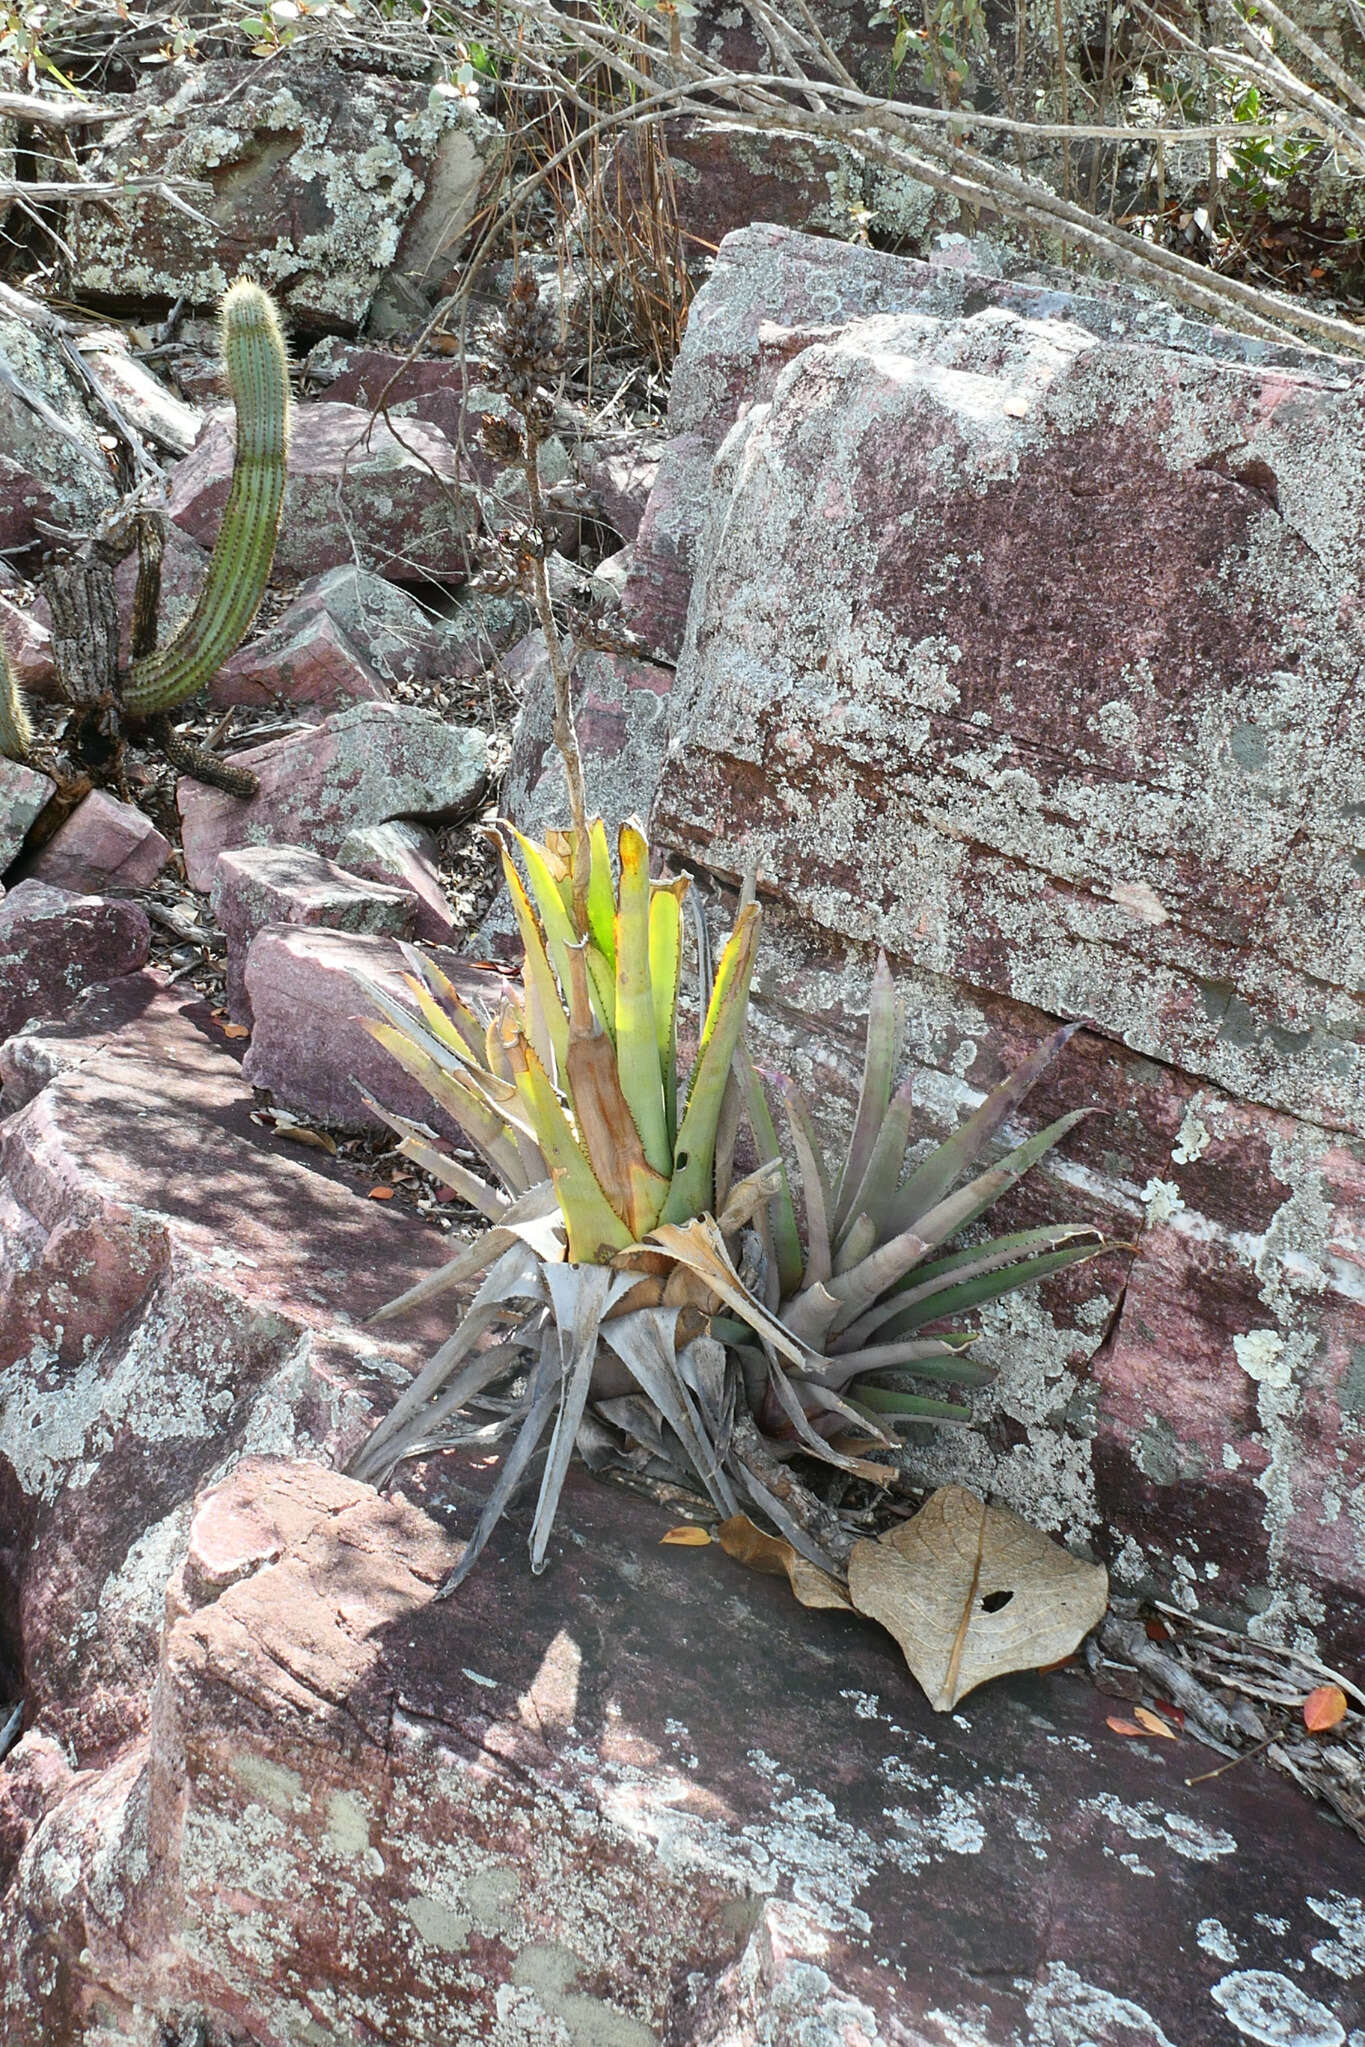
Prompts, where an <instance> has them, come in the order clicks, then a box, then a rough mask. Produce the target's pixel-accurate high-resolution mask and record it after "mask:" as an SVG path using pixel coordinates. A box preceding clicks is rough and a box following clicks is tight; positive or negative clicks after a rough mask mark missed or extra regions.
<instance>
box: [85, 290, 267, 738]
mask: <svg viewBox="0 0 1365 2047" xmlns="http://www.w3.org/2000/svg"><path fill="white" fill-rule="evenodd" d="M222 336H223V360H224V364H225V367H226V370H227V378H228V388H229V389H230V391H231V392H232V400H233V404H234V405H235V407H236V410H237V449H236V456H235V459H234V461H233V465H232V483H231V487H230V488H229V491H228V500H227V504H226V506H225V507H224V509H223V520H222V524H221V526H220V527H219V530H218V538H217V540H216V541H215V543H214V548H213V554H212V556H211V558H210V560H209V566H208V572H207V574H206V576H205V579H204V588H203V590H202V592H201V593H200V597H199V601H198V603H197V604H196V605H195V607H194V610H193V611H192V612H191V613H190V616H189V617H188V618H187V619H186V620H185V622H184V624H183V625H182V626H181V627H180V629H179V631H178V632H177V633H176V634H175V635H174V636H173V638H172V639H170V640H169V641H168V642H167V644H166V645H165V646H164V647H162V648H159V649H158V650H157V651H156V652H154V653H148V654H147V655H145V656H144V657H143V658H142V659H141V660H135V661H134V662H133V666H132V671H131V674H130V676H129V679H128V681H127V683H126V685H125V687H124V691H123V706H124V709H125V710H126V711H128V712H130V713H131V714H132V715H133V716H135V717H141V718H148V717H151V716H153V715H154V714H155V713H157V712H159V711H167V710H169V709H170V708H171V706H172V705H173V704H179V703H183V701H184V700H185V698H186V697H190V696H193V695H194V694H195V692H196V691H197V690H200V689H202V688H203V687H204V686H205V684H206V683H208V682H209V681H211V679H212V678H213V676H214V675H215V674H216V673H217V671H218V669H219V668H221V667H222V665H223V663H224V661H226V660H227V658H228V656H229V655H230V654H232V653H233V652H235V650H236V649H237V648H238V647H239V646H240V645H241V643H242V640H243V638H244V637H245V635H246V631H247V628H248V627H249V626H250V624H251V621H252V619H253V618H254V617H255V616H256V612H257V609H258V607H259V605H260V602H261V599H262V597H263V596H264V595H265V587H266V583H267V582H268V580H269V577H270V566H271V562H272V561H273V559H274V554H275V537H276V534H277V533H278V531H279V523H280V509H281V506H282V504H283V500H284V485H285V472H286V467H287V462H288V451H289V363H288V357H287V355H286V352H285V345H284V336H283V334H282V332H281V330H280V323H279V316H278V314H277V313H276V311H275V307H274V305H273V303H272V302H271V299H270V297H269V295H268V294H267V293H266V292H264V291H262V289H261V287H260V286H259V285H257V284H251V283H248V282H247V281H246V280H245V279H243V278H239V279H238V281H237V283H236V284H234V285H233V286H232V288H231V289H230V291H229V292H228V293H227V295H226V297H225V298H224V300H223V309H222Z"/></svg>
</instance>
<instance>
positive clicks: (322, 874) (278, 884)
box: [210, 846, 417, 1023]
mask: <svg viewBox="0 0 1365 2047" xmlns="http://www.w3.org/2000/svg"><path fill="white" fill-rule="evenodd" d="M210 905H211V907H212V910H213V915H214V918H215V920H216V922H217V924H218V928H219V930H220V931H221V932H222V934H223V936H224V938H225V939H226V940H227V1006H228V1011H229V1013H230V1015H231V1016H233V1017H234V1018H235V1019H236V1021H237V1022H239V1023H250V1022H251V1005H250V1002H249V1001H248V1000H247V993H246V987H245V984H244V980H243V974H244V970H245V967H246V955H247V949H248V947H249V946H250V944H251V941H252V939H253V938H254V937H255V936H256V933H257V932H258V931H259V930H260V928H261V926H262V925H263V924H294V925H325V926H326V927H327V928H328V929H329V930H332V931H361V932H368V933H371V934H373V935H375V936H381V937H386V938H411V937H413V936H414V933H415V928H416V921H417V901H416V898H415V897H414V896H412V895H410V894H409V893H408V891H407V890H406V889H402V888H393V887H385V886H383V885H382V884H380V883H377V882H374V881H369V880H365V879H362V877H361V876H360V875H358V874H354V873H349V872H347V871H346V869H345V868H344V867H339V866H337V865H336V863H335V862H333V861H331V860H324V859H323V857H322V855H321V854H320V853H310V852H308V851H307V849H306V848H305V847H303V846H242V847H239V848H238V850H237V851H236V852H235V853H224V854H223V855H222V856H221V857H220V859H219V862H218V867H217V871H216V873H215V875H214V881H213V889H212V893H211V896H210Z"/></svg>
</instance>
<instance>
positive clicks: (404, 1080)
mask: <svg viewBox="0 0 1365 2047" xmlns="http://www.w3.org/2000/svg"><path fill="white" fill-rule="evenodd" d="M431 957H432V958H433V959H435V960H436V961H437V963H438V965H439V966H440V967H441V968H442V970H443V971H444V972H445V973H446V974H448V975H449V977H450V979H451V980H452V981H454V983H455V985H456V987H457V988H459V989H460V991H461V993H462V994H463V995H465V997H466V999H467V1000H470V1001H472V1002H473V1003H474V1004H475V1005H476V1006H477V1007H478V1008H479V1009H480V1010H486V1011H489V1012H491V1011H492V1010H494V1009H496V1007H497V999H498V980H499V977H498V976H497V975H496V974H493V973H491V972H489V971H488V970H486V969H481V968H477V967H471V966H470V965H469V963H468V961H466V960H462V959H460V958H459V956H458V955H457V954H452V953H449V952H445V951H443V950H440V949H438V950H436V951H434V952H433V953H432V955H431ZM407 971H408V969H407V966H406V963H405V961H404V959H403V955H402V951H401V949H400V947H399V945H398V943H397V941H396V940H394V939H391V938H372V937H362V936H358V935H355V934H353V933H350V932H341V931H323V930H305V929H292V928H290V927H289V926H287V925H281V924H276V925H266V926H264V927H263V928H262V929H261V930H260V931H258V932H257V934H256V936H255V937H254V938H253V939H252V941H251V947H250V950H249V951H248V953H247V959H246V968H245V973H244V976H243V984H244V987H245V991H246V999H247V1002H248V1004H249V1006H250V1011H251V1015H252V1018H253V1029H252V1036H251V1049H250V1051H249V1052H248V1053H247V1055H246V1060H245V1063H244V1065H243V1068H242V1071H243V1073H244V1074H245V1076H246V1078H247V1079H248V1080H249V1081H250V1082H251V1085H252V1086H253V1087H261V1088H268V1089H269V1090H270V1092H271V1094H272V1096H273V1097H274V1099H275V1100H276V1101H277V1102H278V1103H279V1104H280V1105H281V1106H282V1107H284V1108H286V1109H292V1110H295V1111H297V1112H298V1113H300V1114H302V1115H305V1116H309V1117H311V1118H312V1119H313V1120H314V1121H315V1122H318V1123H323V1124H327V1125H330V1126H331V1127H332V1128H333V1129H338V1130H382V1129H385V1128H386V1127H387V1126H386V1125H385V1124H384V1122H383V1120H382V1119H381V1118H380V1117H378V1116H376V1115H375V1114H374V1112H373V1111H372V1110H370V1109H368V1108H367V1107H366V1105H365V1103H364V1101H363V1099H362V1097H361V1093H360V1090H361V1089H362V1088H363V1089H365V1090H366V1092H368V1093H369V1094H372V1095H373V1096H374V1097H375V1099H376V1100H377V1101H378V1102H380V1103H382V1104H383V1106H384V1107H385V1108H386V1109H392V1110H394V1111H396V1113H397V1114H399V1115H402V1116H410V1117H412V1118H413V1119H414V1120H415V1121H417V1122H421V1123H430V1124H432V1125H433V1127H434V1128H437V1129H452V1128H453V1126H452V1125H450V1124H449V1122H447V1121H444V1120H443V1119H442V1115H441V1112H440V1110H439V1109H438V1108H437V1106H436V1104H435V1103H434V1102H433V1101H432V1099H431V1097H430V1095H428V1094H426V1093H425V1092H424V1091H423V1089H422V1088H421V1087H419V1086H418V1084H417V1082H416V1081H415V1080H412V1079H411V1078H410V1077H409V1076H408V1075H407V1074H406V1073H404V1072H403V1070H402V1068H401V1067H400V1066H398V1064H397V1063H396V1062H395V1061H394V1060H393V1059H391V1058H390V1056H389V1054H388V1053H387V1052H385V1051H384V1049H383V1047H382V1046H380V1045H377V1044H376V1043H375V1041H374V1039H373V1038H372V1037H371V1036H370V1034H369V1032H368V1031H366V1030H365V1029H364V1028H363V1027H362V1025H361V1024H360V1022H359V1021H358V1018H360V1017H362V1016H371V1015H373V1016H377V1015H378V1012H377V1011H376V1010H375V1009H374V1006H373V1004H371V1003H370V1002H369V1000H368V998H367V997H366V995H365V992H364V990H363V989H362V988H361V987H359V986H358V985H357V983H356V980H355V975H356V973H362V974H364V975H366V976H367V977H368V978H369V979H371V980H373V981H376V982H378V984H379V985H380V987H381V988H383V989H384V990H385V991H386V992H387V993H388V994H390V995H391V996H393V997H394V999H395V1000H397V1001H399V1002H403V1003H405V1004H407V1005H409V1006H410V1004H411V997H410V996H409V994H408V990H407V988H406V985H405V983H404V980H403V976H404V974H405V973H406V972H407Z"/></svg>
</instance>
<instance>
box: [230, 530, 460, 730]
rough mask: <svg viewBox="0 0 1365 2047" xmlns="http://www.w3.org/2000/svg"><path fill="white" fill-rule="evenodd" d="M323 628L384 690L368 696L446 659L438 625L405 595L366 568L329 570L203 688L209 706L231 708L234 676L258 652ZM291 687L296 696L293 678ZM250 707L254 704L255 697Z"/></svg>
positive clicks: (254, 659) (435, 667)
mask: <svg viewBox="0 0 1365 2047" xmlns="http://www.w3.org/2000/svg"><path fill="white" fill-rule="evenodd" d="M324 622H325V623H327V624H329V625H330V626H331V627H333V628H335V629H336V632H337V633H338V634H339V636H340V638H341V639H342V640H343V641H344V643H345V644H346V645H347V646H348V647H349V648H352V649H354V651H355V652H356V653H357V654H358V655H359V657H360V660H361V662H362V664H363V665H364V667H365V669H366V670H368V671H371V672H372V673H373V674H374V675H375V676H377V677H378V678H379V681H380V683H381V684H382V685H384V688H383V689H382V690H378V691H377V690H374V689H371V691H370V694H371V695H372V696H375V695H382V694H387V693H388V688H389V687H390V686H391V685H393V684H395V683H399V682H412V681H417V680H422V679H424V678H425V677H427V676H429V675H432V674H434V673H436V672H437V670H438V669H439V667H440V666H441V664H442V661H443V659H444V657H445V653H446V644H447V634H446V632H445V630H444V621H443V620H440V619H437V618H433V617H432V615H431V613H430V612H429V611H428V610H427V609H426V607H425V606H424V605H422V604H420V603H419V602H418V601H417V599H416V598H415V597H414V596H412V594H411V593H410V592H409V591H407V590H402V589H400V588H399V587H398V586H397V585H396V584H394V583H390V582H386V581H385V579H384V577H382V576H375V575H371V574H370V572H369V570H368V569H358V568H357V567H356V566H355V564H354V563H353V562H352V563H349V564H348V565H346V566H345V567H343V568H337V569H329V570H328V571H327V573H326V574H325V575H322V576H311V577H310V578H309V579H308V581H307V582H306V583H304V584H302V585H301V586H300V589H299V592H298V595H297V596H296V597H295V598H294V599H293V601H292V603H290V605H289V606H288V607H287V609H286V610H284V611H283V612H281V614H280V616H279V617H278V618H277V619H276V620H275V623H274V625H273V626H272V627H271V628H270V630H269V632H268V633H264V634H262V635H261V637H260V638H259V639H257V640H255V641H253V642H250V643H249V644H248V645H247V646H246V647H244V648H243V649H242V650H241V653H240V654H239V655H234V657H233V659H232V660H231V661H230V662H228V663H227V664H226V665H225V666H224V667H223V668H222V669H220V670H219V673H218V675H217V676H216V677H215V678H214V680H213V682H212V683H211V684H210V685H209V696H210V699H211V700H212V701H213V702H214V703H218V702H222V703H228V702H230V701H237V700H238V698H239V685H238V679H237V677H238V671H239V669H240V670H241V671H242V672H243V673H247V674H249V673H250V672H251V669H252V664H253V663H255V662H257V661H258V660H259V656H260V653H261V651H262V650H263V649H278V648H279V647H282V646H285V645H286V644H287V643H289V642H291V641H295V640H297V641H300V642H301V643H303V644H306V643H307V636H308V633H309V630H310V629H311V628H313V627H315V626H317V627H321V626H322V625H323V624H324ZM271 658H272V659H273V658H274V656H273V654H272V655H271ZM293 688H294V691H295V694H297V693H298V678H297V677H295V679H294V681H293ZM255 700H256V701H257V702H259V701H260V694H259V692H257V694H256V699H255Z"/></svg>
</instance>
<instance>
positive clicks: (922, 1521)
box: [848, 1486, 1109, 1713]
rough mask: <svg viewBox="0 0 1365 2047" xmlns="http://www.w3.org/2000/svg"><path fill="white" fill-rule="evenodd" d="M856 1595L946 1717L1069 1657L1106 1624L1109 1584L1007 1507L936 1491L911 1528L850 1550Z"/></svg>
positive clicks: (1095, 1568) (1099, 1570) (1099, 1569)
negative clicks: (992, 1687) (1006, 1682)
mask: <svg viewBox="0 0 1365 2047" xmlns="http://www.w3.org/2000/svg"><path fill="white" fill-rule="evenodd" d="M848 1589H849V1596H850V1598H851V1599H852V1601H853V1604H854V1606H855V1607H856V1608H857V1609H858V1611H859V1613H865V1614H867V1615H868V1616H869V1617H870V1618H871V1619H872V1620H875V1621H880V1622H881V1624H882V1626H883V1627H884V1628H886V1629H888V1630H889V1631H890V1633H891V1634H893V1635H894V1636H895V1638H896V1640H897V1641H898V1642H899V1643H900V1646H901V1649H902V1650H903V1652H904V1655H905V1660H906V1662H907V1663H908V1664H909V1666H910V1668H911V1670H912V1671H913V1673H914V1675H915V1677H916V1678H917V1679H918V1680H919V1682H920V1684H921V1685H922V1686H923V1688H924V1691H925V1692H926V1694H927V1695H928V1698H929V1701H930V1703H931V1705H932V1706H933V1707H934V1710H935V1711H936V1712H939V1713H947V1712H950V1711H951V1710H952V1708H953V1707H954V1706H955V1705H956V1704H957V1702H958V1700H959V1699H961V1698H964V1697H965V1696H966V1694H967V1693H968V1692H970V1691H972V1690H974V1689H975V1687H976V1686H977V1685H979V1684H984V1683H985V1682H986V1680H987V1679H988V1678H992V1677H1003V1676H1005V1674H1006V1673H1007V1672H1009V1671H1012V1670H1036V1669H1038V1667H1039V1666H1040V1665H1041V1664H1044V1663H1055V1662H1056V1661H1057V1660H1058V1658H1059V1657H1063V1656H1069V1655H1070V1653H1071V1651H1072V1650H1073V1649H1074V1648H1075V1647H1076V1645H1077V1643H1078V1642H1079V1641H1080V1640H1081V1639H1082V1637H1083V1636H1084V1635H1085V1634H1086V1633H1087V1632H1088V1631H1089V1630H1090V1629H1091V1628H1092V1627H1094V1625H1095V1623H1096V1622H1097V1621H1098V1620H1099V1618H1100V1616H1101V1615H1102V1614H1103V1612H1104V1609H1105V1604H1106V1602H1107V1600H1108V1596H1109V1578H1108V1574H1107V1572H1106V1571H1105V1569H1104V1566H1103V1565H1102V1564H1083V1563H1080V1562H1078V1561H1077V1559H1076V1558H1075V1557H1073V1556H1069V1555H1068V1554H1067V1552H1066V1551H1065V1550H1064V1549H1062V1548H1061V1546H1060V1544H1058V1543H1055V1542H1053V1541H1051V1540H1050V1539H1049V1537H1047V1536H1046V1535H1043V1534H1042V1533H1041V1532H1040V1531H1039V1530H1038V1529H1036V1528H1032V1527H1030V1526H1029V1524H1028V1522H1027V1521H1022V1520H1021V1519H1020V1518H1019V1516H1018V1515H1017V1514H1012V1513H1011V1512H1010V1510H1009V1509H1008V1508H1007V1507H987V1506H985V1505H984V1504H983V1503H982V1502H981V1501H980V1500H978V1499H976V1498H974V1496H973V1495H972V1494H971V1493H969V1492H966V1491H964V1490H963V1488H962V1487H961V1486H940V1488H939V1490H938V1491H937V1492H936V1493H935V1494H934V1495H933V1497H932V1498H931V1499H929V1500H928V1501H926V1502H925V1504H924V1506H923V1507H921V1509H920V1511H919V1513H918V1514H916V1515H915V1517H914V1519H913V1520H912V1521H907V1522H905V1523H903V1524H902V1526H901V1527H899V1528H897V1529H895V1530H893V1531H892V1532H891V1533H890V1534H888V1535H884V1536H883V1537H882V1538H881V1539H880V1541H878V1542H857V1543H855V1544H854V1545H853V1552H852V1555H851V1556H850V1558H849V1565H848Z"/></svg>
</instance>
